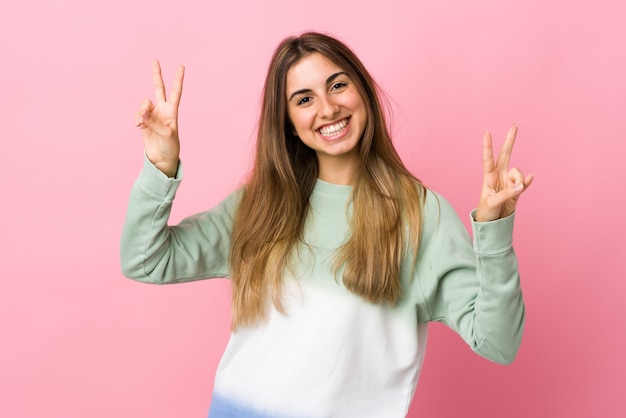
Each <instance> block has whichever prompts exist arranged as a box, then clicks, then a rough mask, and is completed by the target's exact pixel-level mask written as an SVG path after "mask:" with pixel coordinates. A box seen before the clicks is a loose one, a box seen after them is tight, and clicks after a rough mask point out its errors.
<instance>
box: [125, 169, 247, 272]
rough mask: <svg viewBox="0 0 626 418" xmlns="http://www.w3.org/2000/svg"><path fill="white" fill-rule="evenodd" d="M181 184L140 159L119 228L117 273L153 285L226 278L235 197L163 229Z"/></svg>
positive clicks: (233, 195) (176, 179)
mask: <svg viewBox="0 0 626 418" xmlns="http://www.w3.org/2000/svg"><path fill="white" fill-rule="evenodd" d="M181 179H182V167H181V166H179V169H178V172H177V174H176V177H174V178H167V177H166V176H165V175H164V174H163V173H162V172H160V171H159V170H158V169H157V168H155V167H154V166H153V165H152V164H151V163H150V161H149V160H148V159H147V158H145V157H144V165H143V168H142V170H141V172H140V174H139V177H138V178H137V180H136V181H135V183H134V185H133V187H132V190H131V193H130V198H129V203H128V209H127V212H126V219H125V222H124V226H123V228H122V237H121V245H120V258H121V265H122V272H123V274H124V275H125V276H126V277H128V278H131V279H133V280H137V281H140V282H146V283H154V284H167V283H180V282H188V281H193V280H200V279H206V278H211V277H228V276H229V274H228V273H229V271H228V256H229V251H230V236H231V230H232V219H233V218H232V217H233V213H234V210H235V208H236V203H237V195H238V194H237V192H235V193H233V194H231V195H230V196H229V197H227V198H226V199H225V200H224V201H222V202H221V203H220V204H218V205H217V206H216V207H215V208H213V209H211V210H209V211H206V212H202V213H199V214H197V215H194V216H190V217H188V218H186V219H184V220H183V221H181V222H180V223H179V224H178V225H175V226H169V225H168V219H169V216H170V212H171V208H172V202H173V200H174V197H175V195H176V191H177V189H178V186H179V184H180V182H181Z"/></svg>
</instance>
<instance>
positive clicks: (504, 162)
mask: <svg viewBox="0 0 626 418" xmlns="http://www.w3.org/2000/svg"><path fill="white" fill-rule="evenodd" d="M516 136H517V125H516V124H513V125H511V127H510V128H509V132H508V133H507V134H506V140H505V141H504V144H503V145H502V149H501V150H500V154H499V155H498V161H497V162H496V165H497V166H498V167H499V168H502V169H504V170H506V169H507V168H508V167H509V161H510V160H511V153H512V152H513V145H514V144H515V137H516Z"/></svg>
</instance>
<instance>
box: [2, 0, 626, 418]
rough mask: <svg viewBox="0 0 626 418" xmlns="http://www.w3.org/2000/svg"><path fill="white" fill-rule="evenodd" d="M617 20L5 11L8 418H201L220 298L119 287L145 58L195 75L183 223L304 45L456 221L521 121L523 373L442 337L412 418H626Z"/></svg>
mask: <svg viewBox="0 0 626 418" xmlns="http://www.w3.org/2000/svg"><path fill="white" fill-rule="evenodd" d="M589 4H592V6H591V5H589ZM625 16H626V7H625V6H624V2H622V1H621V0H614V1H603V0H598V1H595V2H592V3H589V2H583V1H566V0H563V1H557V0H555V1H546V0H519V1H504V0H499V1H497V0H494V1H487V0H478V1H477V0H472V1H461V0H457V1H452V0H438V1H408V0H406V1H384V2H382V1H381V2H364V1H362V0H352V1H337V0H318V1H316V2H314V3H306V4H305V3H302V2H299V1H293V0H274V1H261V0H259V1H248V2H237V1H231V2H226V1H223V2H217V1H199V0H197V1H193V0H177V1H171V0H170V1H162V0H150V1H148V0H142V1H140V0H108V1H103V2H97V3H94V2H88V1H82V0H80V1H79V0H58V1H52V0H48V1H43V0H39V1H33V0H24V1H19V2H18V1H3V2H2V3H1V5H0V39H1V41H0V52H1V55H0V56H1V61H0V83H1V86H2V88H1V89H0V91H1V92H2V97H1V98H2V101H1V104H0V106H1V111H0V119H1V122H2V123H1V126H2V135H1V136H2V137H1V141H2V142H1V144H2V145H1V147H0V155H1V156H2V157H1V159H2V167H4V169H3V178H4V181H2V182H1V186H0V199H1V204H0V240H1V245H2V253H1V254H0V257H1V261H0V268H1V270H0V280H1V281H0V325H1V327H0V331H1V333H0V338H1V340H2V341H1V343H0V416H3V417H12V418H14V417H15V418H17V417H19V418H23V417H29V418H30V417H58V418H79V417H80V418H82V417H151V418H159V417H204V416H206V412H207V409H208V406H209V402H210V394H211V389H212V379H213V373H214V371H215V368H216V366H217V362H218V360H219V358H220V355H221V352H222V350H223V348H224V345H225V343H226V340H227V337H228V326H229V319H228V313H229V312H228V304H229V296H228V282H227V281H225V280H214V281H204V282H199V283H194V284H187V285H179V286H170V287H156V286H148V285H143V284H139V283H135V282H132V281H130V280H126V279H124V278H123V277H122V275H121V273H120V268H119V257H118V243H119V235H120V228H121V225H122V222H123V218H124V211H125V207H126V201H127V196H128V192H129V189H130V186H131V184H132V182H133V180H134V179H135V177H136V175H137V172H138V170H139V168H140V166H141V159H142V146H141V141H140V139H139V133H138V132H137V130H136V128H135V127H134V125H133V114H134V111H135V109H136V107H137V106H138V105H139V102H140V101H141V99H142V98H143V97H145V96H147V95H151V94H152V88H151V77H150V60H151V59H152V58H153V57H158V58H160V59H161V61H162V63H163V67H164V73H165V77H166V79H167V84H168V85H169V84H170V82H171V79H172V76H173V71H174V69H175V67H176V65H178V64H179V63H183V64H185V65H186V66H187V78H186V81H185V83H186V84H185V88H186V90H185V93H184V96H183V102H182V108H181V126H182V127H181V135H182V140H183V149H182V158H183V159H184V161H185V164H186V166H185V169H186V180H185V182H184V183H183V186H182V188H181V189H180V192H179V195H178V200H177V202H176V204H175V207H174V213H173V220H179V219H180V218H181V217H183V216H184V215H188V214H191V213H194V212H197V211H200V210H204V209H206V208H208V207H210V206H212V205H213V204H215V203H216V202H218V201H219V200H220V199H221V198H222V197H223V196H224V195H225V194H226V193H228V192H229V191H230V190H231V189H232V188H233V187H234V186H235V185H236V184H237V183H238V182H239V180H240V179H241V177H242V175H243V174H244V172H245V170H246V169H247V167H248V165H249V157H250V154H251V150H252V144H253V137H254V135H253V133H254V129H255V123H256V118H257V112H258V105H259V97H260V91H261V84H262V80H263V77H264V74H265V69H266V65H267V63H268V61H269V58H270V55H271V53H272V51H273V49H274V47H275V46H276V44H277V43H278V42H279V41H280V40H281V39H282V38H283V37H284V36H286V35H289V34H292V33H297V32H300V31H302V30H305V29H316V30H321V31H329V32H332V33H334V34H336V35H337V36H339V37H341V38H342V39H344V40H345V41H346V42H347V43H348V44H349V45H351V46H352V47H353V48H354V49H355V51H356V52H357V53H358V54H359V55H360V57H361V58H362V59H363V61H364V62H365V63H366V65H367V66H368V67H369V68H370V70H371V71H372V73H373V74H374V76H375V77H376V78H377V79H378V81H379V82H380V84H381V85H382V86H383V87H384V88H385V90H386V91H387V93H388V94H389V95H390V97H391V99H392V100H393V103H394V106H395V111H396V118H395V125H394V131H395V138H396V143H397V146H398V148H399V149H400V152H401V154H402V155H403V157H404V158H405V161H406V163H407V164H408V165H409V166H410V167H411V169H412V170H413V171H414V172H415V173H416V174H417V175H418V176H419V177H421V178H422V179H423V180H424V181H425V182H426V183H427V184H429V185H430V186H431V187H433V188H434V189H436V190H438V191H440V192H442V193H443V194H444V195H446V196H447V197H448V199H449V200H450V201H452V203H453V204H454V205H455V207H456V208H457V210H458V211H459V212H460V213H461V215H462V217H463V219H465V218H466V213H467V212H468V211H469V210H470V209H471V208H472V207H473V206H474V204H475V202H476V199H477V196H478V192H479V187H480V178H481V137H482V132H483V131H484V130H486V129H490V130H491V131H492V132H493V133H494V135H495V137H496V141H497V144H501V142H502V139H503V137H504V135H505V133H506V129H507V127H508V126H509V124H510V123H512V122H516V123H517V124H518V125H519V126H520V134H519V140H518V143H517V145H516V150H515V153H514V164H517V165H519V166H520V167H521V168H522V169H523V170H524V171H526V172H532V173H534V174H535V176H536V180H535V183H534V184H533V186H532V189H531V190H530V191H529V192H528V193H527V194H526V195H524V197H523V201H522V202H521V204H520V207H519V214H518V218H517V224H516V232H515V245H516V249H517V252H518V254H519V256H520V259H521V273H522V275H523V289H524V292H525V297H526V303H527V309H528V317H527V327H526V334H525V337H524V341H523V343H522V347H521V351H520V353H519V356H518V358H517V360H516V361H515V363H514V364H513V365H511V366H509V367H502V366H497V365H494V364H491V363H489V362H487V361H486V360H482V359H480V358H479V357H478V356H476V355H474V354H473V353H472V352H471V351H470V350H469V349H468V348H467V347H465V346H464V344H463V343H462V342H461V340H460V339H459V338H458V337H457V336H456V335H455V334H453V333H452V332H450V331H449V330H448V329H447V328H445V327H443V326H433V327H432V328H431V336H430V341H429V347H428V355H427V357H426V363H425V368H424V372H423V375H422V379H421V381H420V385H419V387H418V391H417V395H416V397H415V402H414V403H413V406H412V409H411V413H410V415H409V416H410V417H418V416H419V417H420V418H425V417H426V418H428V417H433V418H434V417H568V418H577V417H603V418H606V417H622V416H626V406H625V402H626V401H625V397H624V395H625V392H624V391H625V386H626V384H625V383H626V361H625V360H624V352H625V350H626V332H625V330H626V327H625V320H624V318H625V317H626V303H624V297H625V296H626V281H625V278H626V274H625V273H624V271H623V269H620V268H619V267H618V263H619V264H621V263H622V262H623V261H624V259H625V258H626V243H625V238H624V237H625V236H626V222H625V220H624V206H625V204H626V193H625V187H624V181H623V177H624V176H623V173H624V155H625V153H626V145H625V143H626V140H625V137H624V129H623V126H624V120H625V118H624V115H625V110H626V105H625V99H626V30H625V29H624V19H625Z"/></svg>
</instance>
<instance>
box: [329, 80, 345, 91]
mask: <svg viewBox="0 0 626 418" xmlns="http://www.w3.org/2000/svg"><path fill="white" fill-rule="evenodd" d="M347 85H348V83H344V82H343V81H341V82H339V83H335V84H333V86H332V87H331V90H341V89H342V88H344V87H345V86H347Z"/></svg>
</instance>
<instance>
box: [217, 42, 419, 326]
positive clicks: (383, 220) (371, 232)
mask: <svg viewBox="0 0 626 418" xmlns="http://www.w3.org/2000/svg"><path fill="white" fill-rule="evenodd" d="M314 52H318V53H320V54H322V55H323V56H325V57H326V58H328V59H329V60H330V61H332V62H333V63H334V64H336V65H337V66H339V67H340V68H341V69H342V70H343V71H345V72H346V73H347V74H348V76H349V77H350V79H351V80H353V82H354V83H355V85H356V87H357V89H358V90H359V93H360V94H361V96H362V98H363V101H364V102H365V105H366V108H367V124H366V127H365V130H364V133H363V137H362V138H361V141H360V145H359V146H360V148H359V150H360V157H361V164H360V172H359V173H358V176H357V180H356V181H355V184H354V187H353V190H352V204H353V211H352V216H351V220H350V221H351V236H350V238H349V239H348V241H347V242H346V243H345V244H344V245H343V246H342V247H341V248H340V249H339V251H338V252H337V254H336V258H335V260H334V264H333V266H334V269H335V273H337V271H338V270H339V269H340V268H341V267H343V275H342V280H343V283H344V285H345V286H346V288H347V289H348V290H349V291H351V292H353V293H354V294H357V295H359V296H362V297H363V298H364V299H365V300H367V301H369V302H373V303H389V304H395V303H396V302H397V300H398V298H399V297H400V296H401V290H402V289H401V285H400V280H399V273H400V266H401V263H402V259H403V257H404V256H406V255H407V254H406V251H407V248H410V249H411V252H412V253H413V255H414V259H415V256H416V255H417V249H418V240H419V233H420V230H421V219H420V214H421V206H422V199H423V197H424V196H425V193H424V190H425V188H424V186H423V185H422V184H421V183H420V182H419V180H417V179H416V178H415V177H414V176H413V175H412V174H411V173H410V172H409V171H408V170H407V169H406V167H405V166H404V164H403V163H402V161H401V159H400V157H399V156H398V153H397V152H396V150H395V148H394V147H393V144H392V141H391V137H390V134H389V131H388V127H387V122H386V117H385V109H386V108H383V107H382V103H386V102H384V101H383V97H384V96H383V95H382V94H381V93H380V90H379V89H378V87H377V85H376V83H375V82H374V80H373V78H372V77H371V76H370V74H369V73H368V71H367V70H366V69H365V67H364V66H363V64H362V63H361V61H360V60H359V59H358V58H357V56H356V55H355V54H354V53H353V52H352V51H351V50H350V49H349V48H348V47H347V46H346V45H345V44H343V43H342V42H340V41H339V40H337V39H335V38H333V37H330V36H328V35H325V34H321V33H316V32H307V33H304V34H301V35H300V36H292V37H288V38H286V39H284V40H283V41H282V42H281V43H280V45H279V46H278V47H277V48H276V50H275V51H274V55H273V57H272V59H271V62H270V65H269V69H268V72H267V77H266V80H265V85H264V92H263V101H262V107H261V114H260V119H259V127H258V134H257V135H258V136H257V145H256V146H257V148H256V157H255V162H254V167H253V169H252V171H251V173H250V176H249V178H248V180H247V182H246V183H245V185H244V187H243V194H242V197H241V202H240V205H239V208H238V210H237V213H236V215H235V220H234V225H233V235H232V243H231V251H230V260H229V261H230V272H231V281H232V313H233V315H232V327H233V329H236V328H238V327H240V326H248V325H252V324H254V323H256V322H257V321H259V320H262V319H264V318H265V315H266V312H265V311H266V305H267V304H266V302H267V294H268V291H270V289H271V292H272V301H273V303H274V305H275V306H276V308H277V309H278V310H279V311H283V307H282V303H281V293H282V292H281V289H282V286H281V283H282V277H283V272H284V271H285V269H286V268H288V267H289V265H288V264H289V262H288V261H287V260H289V259H290V256H291V255H292V251H293V249H294V248H295V247H296V246H297V245H298V243H299V242H300V241H301V240H302V236H303V230H304V224H305V220H306V216H307V213H308V209H309V197H310V195H311V192H312V190H313V187H314V185H315V180H316V178H317V173H318V165H317V156H316V154H315V152H314V151H313V150H311V149H310V148H308V147H307V146H306V145H304V144H303V143H302V141H301V140H300V139H299V138H297V137H296V136H295V135H294V134H293V129H292V127H291V123H290V121H289V118H288V116H287V101H286V79H287V71H288V70H289V69H290V68H291V67H292V66H293V65H294V64H295V63H297V62H298V61H299V60H300V59H302V58H303V57H305V56H307V55H309V54H312V53H314ZM406 244H408V245H406Z"/></svg>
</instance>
